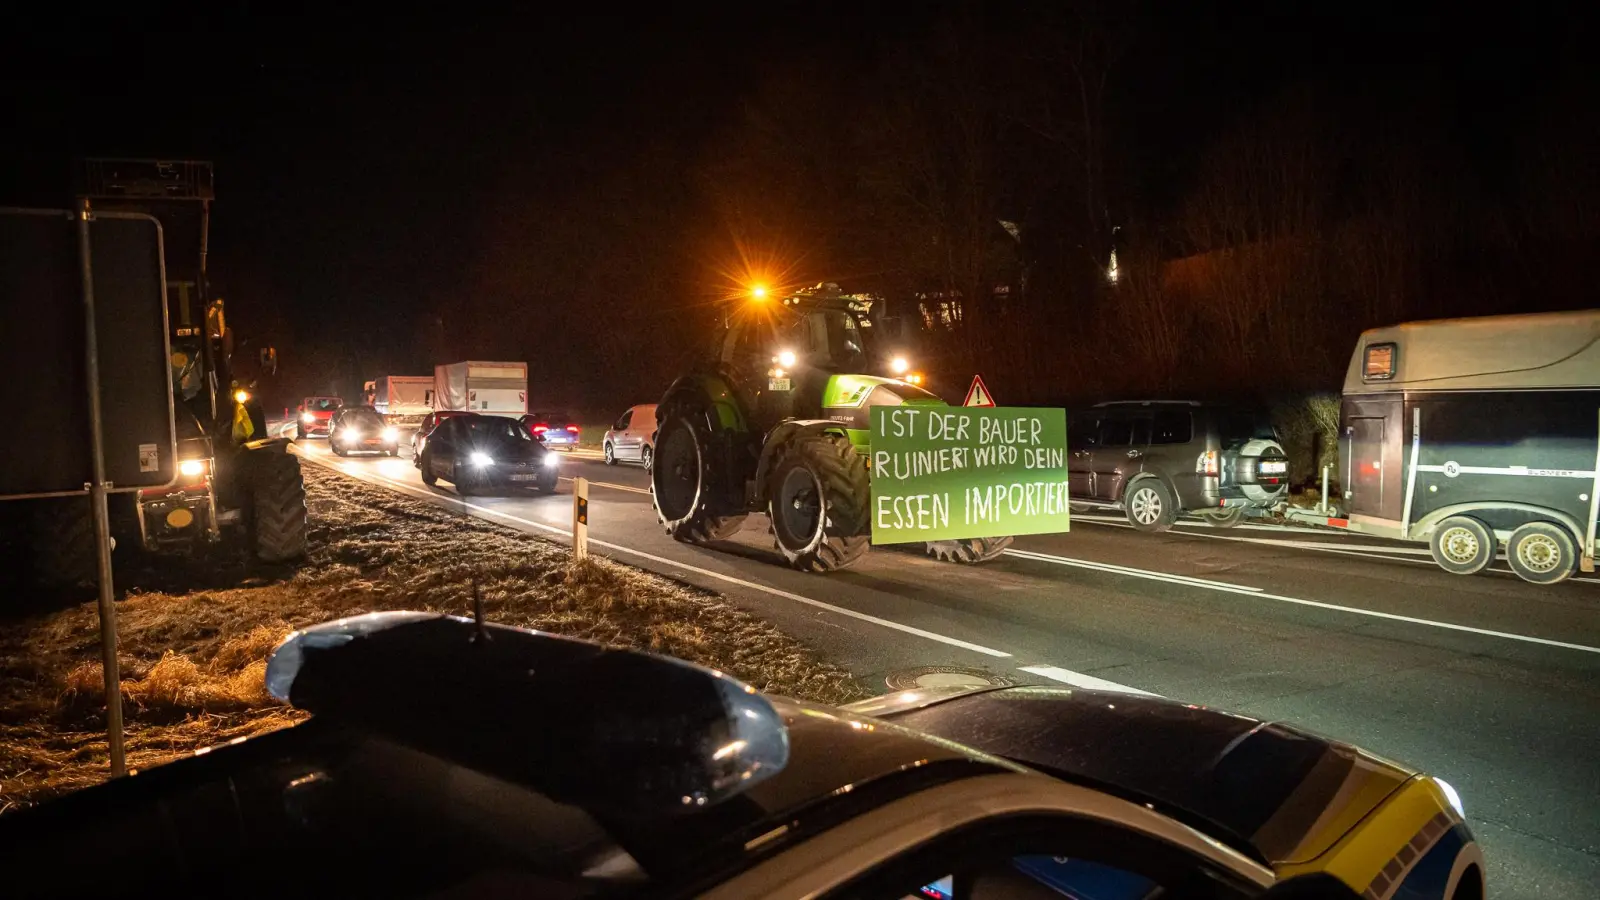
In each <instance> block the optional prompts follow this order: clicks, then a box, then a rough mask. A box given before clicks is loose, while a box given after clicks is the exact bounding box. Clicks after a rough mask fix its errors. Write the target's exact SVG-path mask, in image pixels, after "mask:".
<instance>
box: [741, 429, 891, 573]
mask: <svg viewBox="0 0 1600 900" xmlns="http://www.w3.org/2000/svg"><path fill="white" fill-rule="evenodd" d="M769 485H770V487H769V488H768V490H767V498H768V500H767V515H768V516H769V517H770V518H771V519H772V533H773V536H774V537H775V538H777V541H778V549H779V550H781V551H783V556H784V558H785V559H787V560H788V561H789V564H790V565H792V566H794V567H795V568H796V569H801V570H803V571H807V572H832V571H836V570H838V569H846V568H849V567H850V566H852V565H854V564H855V562H856V561H857V560H859V559H860V558H861V557H862V556H864V555H865V554H866V552H867V548H868V547H869V546H871V543H872V540H871V535H870V529H869V524H870V520H869V518H868V516H869V515H870V508H871V493H872V492H871V485H870V483H869V481H868V477H867V462H866V460H865V459H863V458H862V457H861V456H860V455H859V454H857V453H856V451H855V448H854V447H852V446H851V445H850V442H849V441H848V440H846V439H844V438H843V437H840V436H839V435H835V434H812V435H806V436H805V437H802V438H799V439H798V440H796V441H795V443H794V444H793V445H792V446H790V447H789V448H788V449H787V450H786V451H785V452H784V454H783V458H782V459H781V460H780V461H779V462H778V465H777V466H776V467H775V468H774V469H773V471H772V480H771V482H769Z"/></svg>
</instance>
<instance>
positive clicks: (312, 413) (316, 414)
mask: <svg viewBox="0 0 1600 900" xmlns="http://www.w3.org/2000/svg"><path fill="white" fill-rule="evenodd" d="M343 407H344V401H343V400H340V399H339V398H338V397H307V398H306V399H305V400H303V401H301V403H300V408H299V409H298V410H296V411H295V415H296V419H295V423H294V434H295V437H296V438H298V439H300V440H305V439H306V438H308V437H315V436H316V435H319V434H320V435H322V436H323V437H327V436H328V427H329V425H330V424H331V423H332V422H333V414H334V413H336V412H338V411H339V410H340V409H341V408H343Z"/></svg>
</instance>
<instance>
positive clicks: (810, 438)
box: [650, 284, 1011, 572]
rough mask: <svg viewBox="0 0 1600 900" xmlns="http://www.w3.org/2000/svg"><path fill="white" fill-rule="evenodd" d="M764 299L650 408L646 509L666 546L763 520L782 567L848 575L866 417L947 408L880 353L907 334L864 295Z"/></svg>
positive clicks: (936, 548) (933, 551) (939, 544)
mask: <svg viewBox="0 0 1600 900" xmlns="http://www.w3.org/2000/svg"><path fill="white" fill-rule="evenodd" d="M763 293H764V292H757V293H755V294H754V295H753V297H752V299H751V302H749V303H746V304H744V305H743V307H742V308H740V309H738V310H737V311H736V312H733V313H730V314H729V316H728V317H727V319H726V321H725V328H724V329H723V331H722V333H721V334H720V335H719V340H718V341H717V344H716V348H715V351H714V353H713V355H712V356H711V357H710V358H709V359H706V360H704V361H702V362H701V363H700V364H699V365H697V366H696V367H695V369H694V370H693V371H691V372H690V373H689V374H687V375H684V376H683V377H681V378H679V379H678V380H677V381H675V382H673V384H672V386H671V387H670V388H669V389H668V390H667V393H666V396H665V397H663V398H662V400H661V403H660V405H659V407H658V408H657V411H656V420H657V426H656V428H657V430H656V437H655V461H654V464H653V465H652V467H651V474H650V488H651V495H652V497H653V499H654V501H655V507H656V515H657V517H658V518H659V519H660V521H661V523H662V525H663V526H664V527H665V528H666V530H667V533H668V534H670V535H672V536H673V537H674V538H676V539H677V540H680V541H684V542H687V543H695V544H702V543H708V542H711V541H717V540H722V539H725V538H728V537H731V536H732V535H733V534H734V533H735V532H737V531H738V530H739V528H740V526H741V525H742V524H743V522H744V520H745V517H746V516H748V515H750V514H751V513H763V512H764V513H766V514H767V515H768V517H769V518H770V520H771V526H772V534H773V537H774V539H775V540H776V542H777V545H778V549H779V550H781V551H782V552H783V555H784V558H785V559H787V560H788V561H789V563H790V564H791V565H792V566H794V567H795V568H797V569H801V570H804V571H810V572H832V571H835V570H838V569H844V568H848V567H849V566H851V565H852V564H854V563H855V562H856V561H857V560H859V559H860V558H861V557H862V556H863V555H865V554H866V552H867V548H868V547H869V546H870V545H871V531H872V529H871V522H872V520H871V505H872V504H871V495H872V491H871V476H870V463H869V461H870V459H871V453H870V452H869V449H870V448H869V444H870V441H871V426H870V423H869V421H868V415H869V410H870V409H871V408H872V407H874V406H893V405H901V404H904V405H908V406H947V405H949V404H947V403H945V402H944V401H943V400H942V399H940V398H939V397H938V396H936V395H934V394H932V393H930V392H928V391H926V390H924V389H922V388H921V387H918V386H917V384H915V383H913V382H920V381H921V380H922V379H921V377H920V376H918V375H914V374H912V373H910V372H909V371H908V368H909V367H908V365H907V363H906V359H905V357H904V356H903V355H895V354H894V353H892V352H891V351H892V350H894V349H896V347H895V345H896V344H898V343H902V342H903V340H904V338H905V331H904V329H903V328H902V329H896V328H894V326H895V325H897V324H901V323H898V322H895V321H894V320H883V319H881V318H877V319H875V318H874V317H873V315H872V307H873V304H874V302H875V301H874V298H872V297H870V296H867V295H862V294H845V293H841V292H840V290H839V287H838V285H835V284H820V285H817V286H816V287H814V288H808V289H805V290H801V291H796V292H794V293H792V294H789V295H788V296H785V297H782V298H774V299H770V300H769V299H766V298H765V297H763V296H762V294H763ZM893 331H898V332H899V333H895V334H891V333H890V332H893ZM1010 544H1011V538H1009V537H1001V538H980V539H971V540H950V541H935V542H930V543H927V544H926V545H925V550H926V552H927V553H928V554H929V555H931V556H934V557H936V558H939V559H944V560H949V561H952V562H960V563H979V562H984V561H987V560H990V559H993V558H994V557H996V556H998V555H1000V553H1001V552H1002V551H1004V550H1005V548H1006V547H1008V546H1010Z"/></svg>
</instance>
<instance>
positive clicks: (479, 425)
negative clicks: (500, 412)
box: [461, 416, 533, 441]
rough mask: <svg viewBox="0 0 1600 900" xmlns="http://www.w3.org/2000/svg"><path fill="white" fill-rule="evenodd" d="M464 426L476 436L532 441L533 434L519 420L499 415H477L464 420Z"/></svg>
mask: <svg viewBox="0 0 1600 900" xmlns="http://www.w3.org/2000/svg"><path fill="white" fill-rule="evenodd" d="M461 424H462V427H463V428H466V429H467V431H468V432H469V433H471V434H473V435H475V436H479V437H489V438H501V439H504V440H517V441H531V440H533V435H530V434H528V430H527V429H526V428H523V427H522V425H521V424H520V423H518V422H514V421H512V420H510V419H502V418H499V417H498V416H475V417H473V418H471V419H465V420H463V421H462V423H461Z"/></svg>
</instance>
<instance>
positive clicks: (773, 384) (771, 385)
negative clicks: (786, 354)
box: [767, 378, 794, 391]
mask: <svg viewBox="0 0 1600 900" xmlns="http://www.w3.org/2000/svg"><path fill="white" fill-rule="evenodd" d="M767 390H769V391H792V390H794V385H793V384H791V383H790V380H789V379H787V378H768V379H767Z"/></svg>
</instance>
